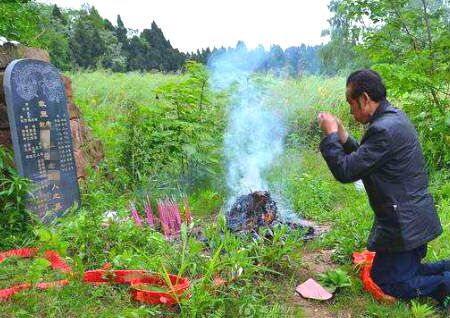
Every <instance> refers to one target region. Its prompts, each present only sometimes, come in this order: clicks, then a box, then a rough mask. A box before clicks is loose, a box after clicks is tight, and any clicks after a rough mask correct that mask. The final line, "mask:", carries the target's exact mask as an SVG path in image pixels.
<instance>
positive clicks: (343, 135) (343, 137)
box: [336, 119, 359, 154]
mask: <svg viewBox="0 0 450 318" xmlns="http://www.w3.org/2000/svg"><path fill="white" fill-rule="evenodd" d="M336 120H337V122H338V135H339V140H340V142H341V144H342V147H344V152H345V153H346V154H350V153H352V152H353V151H355V150H356V149H358V147H359V144H358V142H357V141H356V140H355V139H354V138H353V137H352V136H350V135H349V134H348V132H347V130H346V129H345V127H344V125H342V122H341V121H340V120H339V119H336Z"/></svg>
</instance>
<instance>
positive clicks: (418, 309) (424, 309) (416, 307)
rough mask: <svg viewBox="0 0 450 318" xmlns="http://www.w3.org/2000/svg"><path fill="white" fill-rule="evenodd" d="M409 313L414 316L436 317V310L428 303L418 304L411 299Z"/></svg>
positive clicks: (415, 317)
mask: <svg viewBox="0 0 450 318" xmlns="http://www.w3.org/2000/svg"><path fill="white" fill-rule="evenodd" d="M411 313H412V315H413V317H414V318H433V317H436V311H435V310H434V308H433V307H432V306H430V305H428V304H420V303H418V302H417V301H414V300H413V301H411Z"/></svg>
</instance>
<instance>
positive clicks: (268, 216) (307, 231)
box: [227, 191, 321, 240]
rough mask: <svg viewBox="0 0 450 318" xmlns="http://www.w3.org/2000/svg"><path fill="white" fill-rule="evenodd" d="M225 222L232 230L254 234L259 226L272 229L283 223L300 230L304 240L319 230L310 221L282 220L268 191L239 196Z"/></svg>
mask: <svg viewBox="0 0 450 318" xmlns="http://www.w3.org/2000/svg"><path fill="white" fill-rule="evenodd" d="M227 224H228V228H229V229H230V230H231V231H232V232H235V233H242V234H245V233H252V234H254V235H258V231H259V229H260V228H261V227H268V228H269V229H272V228H274V227H276V226H279V225H282V224H285V225H287V226H288V227H289V228H290V229H291V230H299V231H302V233H304V236H303V239H304V240H309V239H313V238H315V237H316V236H318V235H319V234H320V232H321V231H320V230H319V228H318V227H316V226H315V225H314V224H313V223H312V222H309V221H306V220H302V219H297V220H293V221H284V220H282V218H281V213H279V211H278V208H277V203H276V202H275V201H274V200H273V199H272V198H271V196H270V193H269V192H268V191H256V192H252V193H249V194H247V195H242V196H240V197H239V198H238V199H237V200H236V202H235V203H234V204H233V205H232V206H231V209H230V211H229V212H228V214H227Z"/></svg>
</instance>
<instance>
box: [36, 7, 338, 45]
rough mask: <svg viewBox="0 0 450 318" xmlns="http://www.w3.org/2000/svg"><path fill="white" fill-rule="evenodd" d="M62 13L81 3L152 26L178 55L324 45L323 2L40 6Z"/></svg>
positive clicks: (326, 15)
mask: <svg viewBox="0 0 450 318" xmlns="http://www.w3.org/2000/svg"><path fill="white" fill-rule="evenodd" d="M40 2H44V3H51V4H57V5H58V6H60V7H64V8H75V9H79V8H80V7H81V5H82V4H83V3H86V2H87V3H89V4H91V5H93V6H95V7H96V8H97V10H98V11H99V12H100V14H101V15H102V16H103V17H104V18H107V19H109V20H110V21H111V22H112V23H113V24H114V25H115V24H116V18H117V15H118V14H120V15H121V17H122V20H123V22H124V24H125V26H126V27H128V28H132V29H139V30H142V29H144V28H149V27H150V24H151V22H152V21H153V20H155V22H156V24H157V25H158V26H159V27H160V28H161V29H162V30H163V32H164V35H165V36H166V38H167V39H169V40H170V42H171V44H172V46H174V47H175V48H178V49H180V50H181V51H184V52H186V51H193V50H196V49H197V48H206V47H208V46H209V47H211V48H212V47H214V46H216V47H220V46H226V47H228V46H232V47H234V46H235V45H236V43H237V41H238V40H243V41H245V43H246V44H247V46H248V47H255V46H257V45H258V44H262V45H264V46H265V47H266V48H269V47H270V45H272V44H279V45H281V46H282V47H283V48H287V47H289V46H298V45H300V44H301V43H305V44H310V45H314V44H320V43H323V42H327V41H328V38H322V37H321V36H320V35H321V31H322V30H323V29H326V28H327V27H328V22H327V19H328V18H329V17H330V13H329V11H328V8H327V4H328V2H329V0H120V1H117V0H114V1H112V0H40Z"/></svg>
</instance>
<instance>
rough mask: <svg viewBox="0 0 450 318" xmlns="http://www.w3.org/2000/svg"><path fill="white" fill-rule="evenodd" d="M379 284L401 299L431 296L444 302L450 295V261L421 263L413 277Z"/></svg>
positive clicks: (386, 291)
mask: <svg viewBox="0 0 450 318" xmlns="http://www.w3.org/2000/svg"><path fill="white" fill-rule="evenodd" d="M379 286H380V288H381V289H382V290H383V291H384V292H385V293H386V294H388V295H391V296H394V297H397V298H400V299H412V298H416V297H427V296H430V297H433V298H434V299H436V300H437V301H439V302H442V301H443V299H444V298H445V297H446V296H448V295H450V261H441V262H437V263H430V264H421V265H420V266H419V269H418V271H417V273H416V275H415V276H413V277H412V278H410V279H408V280H406V281H403V282H397V283H393V284H389V283H387V284H386V283H384V284H379Z"/></svg>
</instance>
